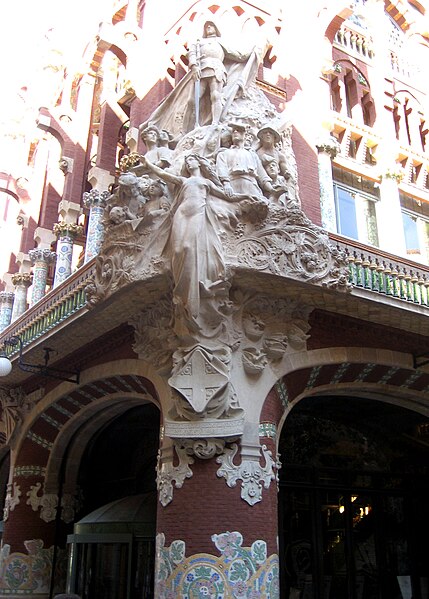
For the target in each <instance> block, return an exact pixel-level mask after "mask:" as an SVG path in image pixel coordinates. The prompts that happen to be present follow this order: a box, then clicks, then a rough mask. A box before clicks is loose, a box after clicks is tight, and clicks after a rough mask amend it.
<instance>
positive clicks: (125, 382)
mask: <svg viewBox="0 0 429 599" xmlns="http://www.w3.org/2000/svg"><path fill="white" fill-rule="evenodd" d="M147 370H148V368H147V366H146V365H145V364H144V363H142V361H140V360H118V361H117V362H112V363H107V364H103V365H101V366H98V367H95V368H92V369H89V370H88V371H86V372H84V373H83V376H82V384H81V385H79V386H78V387H74V386H73V385H70V384H67V383H63V384H61V385H59V386H58V387H56V388H55V389H54V390H53V391H51V392H49V393H48V394H47V395H46V396H45V397H44V398H43V399H42V400H41V401H40V402H39V403H38V404H37V406H36V407H35V408H34V410H33V413H32V414H30V415H29V418H28V421H27V426H26V427H25V429H23V430H22V431H21V433H20V437H19V439H17V444H16V447H17V450H16V452H15V458H14V463H13V464H12V471H13V473H14V475H16V474H17V473H18V474H22V473H24V475H25V474H26V473H28V472H33V473H34V474H35V475H37V476H39V477H41V478H42V479H43V480H44V481H45V485H46V489H48V488H49V492H50V493H53V492H55V491H56V487H58V476H59V469H60V464H61V463H62V459H63V457H64V455H65V453H66V449H67V448H68V447H69V444H70V443H71V441H72V438H73V436H74V435H75V433H76V432H77V431H80V434H83V439H86V440H88V439H89V438H90V436H91V434H92V433H93V432H94V430H95V429H96V428H97V427H99V426H102V425H103V424H105V423H106V422H108V421H109V420H111V419H113V418H114V417H115V416H117V415H120V414H121V413H123V412H125V411H126V410H128V409H129V408H130V407H135V406H136V405H141V404H143V403H152V404H154V405H156V406H157V407H158V408H160V403H159V399H158V393H157V390H156V389H155V386H154V385H153V383H152V382H151V380H150V378H149V377H148V376H147ZM143 373H144V374H143ZM161 392H162V391H161ZM72 445H73V444H72ZM79 451H80V450H79V447H74V448H73V449H72V455H73V459H72V461H71V462H69V464H68V476H71V479H72V480H73V477H74V474H75V469H74V466H76V463H77V460H78V458H79V455H81V454H80V453H79ZM46 492H47V491H46Z"/></svg>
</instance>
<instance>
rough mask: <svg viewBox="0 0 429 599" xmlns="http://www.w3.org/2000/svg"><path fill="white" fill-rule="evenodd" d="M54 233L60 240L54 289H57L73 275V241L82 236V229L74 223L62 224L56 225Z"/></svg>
mask: <svg viewBox="0 0 429 599" xmlns="http://www.w3.org/2000/svg"><path fill="white" fill-rule="evenodd" d="M53 231H54V233H55V235H56V236H57V238H58V242H57V263H56V267H55V277H54V287H57V286H58V285H60V283H62V282H63V281H65V280H66V279H67V278H68V277H69V276H70V275H71V271H72V257H73V241H74V239H75V237H76V236H77V235H80V234H82V227H81V225H77V224H74V223H66V222H61V223H55V225H54V228H53Z"/></svg>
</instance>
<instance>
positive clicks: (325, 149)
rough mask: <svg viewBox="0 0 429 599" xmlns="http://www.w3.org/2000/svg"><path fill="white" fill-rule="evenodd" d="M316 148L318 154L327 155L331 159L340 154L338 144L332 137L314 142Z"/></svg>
mask: <svg viewBox="0 0 429 599" xmlns="http://www.w3.org/2000/svg"><path fill="white" fill-rule="evenodd" d="M316 148H317V151H318V152H319V154H321V153H325V154H329V155H330V157H331V159H332V158H335V156H337V154H339V153H340V144H339V143H338V141H337V140H336V139H335V137H332V135H330V136H328V137H325V138H323V139H319V140H318V141H317V142H316Z"/></svg>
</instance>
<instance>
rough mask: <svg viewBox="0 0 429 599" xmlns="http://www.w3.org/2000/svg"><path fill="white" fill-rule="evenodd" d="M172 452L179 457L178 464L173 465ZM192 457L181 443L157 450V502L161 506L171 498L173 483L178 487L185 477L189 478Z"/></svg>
mask: <svg viewBox="0 0 429 599" xmlns="http://www.w3.org/2000/svg"><path fill="white" fill-rule="evenodd" d="M174 453H176V455H177V457H178V458H179V464H178V465H177V466H173V459H174ZM193 463H194V459H193V457H192V456H190V455H189V453H188V451H187V449H186V448H185V447H184V446H183V445H182V444H181V443H174V444H173V445H172V446H170V447H167V448H163V449H160V450H159V452H158V463H157V477H156V485H157V489H158V493H159V502H160V503H161V505H162V506H163V507H165V506H166V505H168V504H169V503H170V502H171V501H172V500H173V490H174V488H173V483H174V485H175V487H176V488H178V489H180V487H182V486H183V483H184V482H185V480H186V479H187V478H191V476H192V470H191V468H190V465H191V464H193Z"/></svg>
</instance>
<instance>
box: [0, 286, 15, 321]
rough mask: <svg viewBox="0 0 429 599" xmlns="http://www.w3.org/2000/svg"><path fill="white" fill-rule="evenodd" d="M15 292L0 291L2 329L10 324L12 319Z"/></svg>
mask: <svg viewBox="0 0 429 599" xmlns="http://www.w3.org/2000/svg"><path fill="white" fill-rule="evenodd" d="M13 296H14V294H13V293H10V292H8V291H0V331H3V330H4V329H5V328H6V327H8V326H9V325H10V322H11V319H12V305H13Z"/></svg>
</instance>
